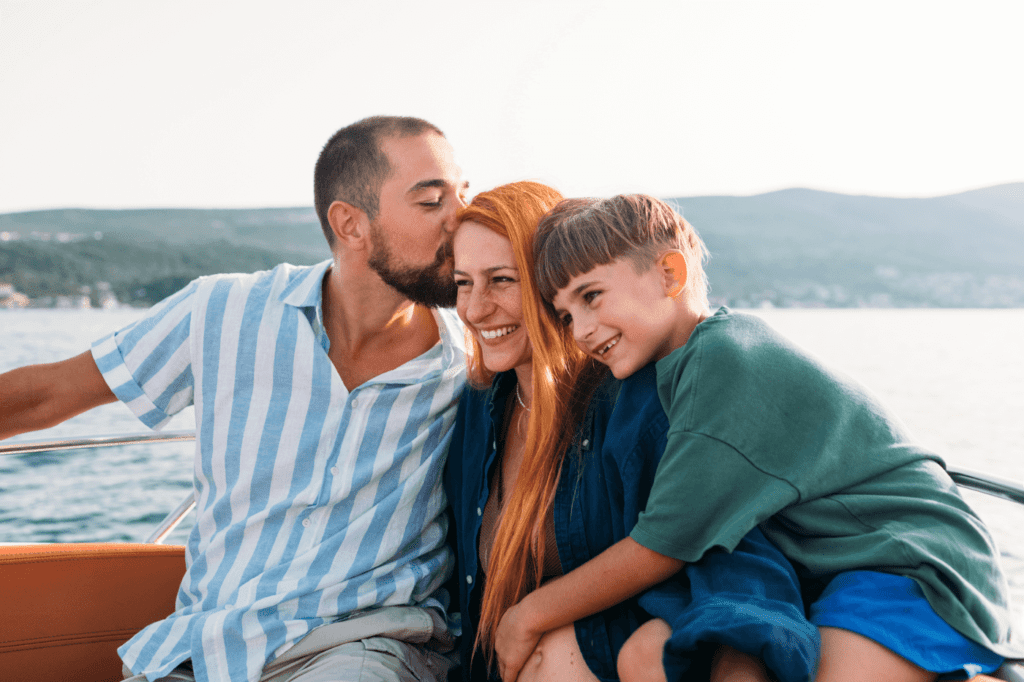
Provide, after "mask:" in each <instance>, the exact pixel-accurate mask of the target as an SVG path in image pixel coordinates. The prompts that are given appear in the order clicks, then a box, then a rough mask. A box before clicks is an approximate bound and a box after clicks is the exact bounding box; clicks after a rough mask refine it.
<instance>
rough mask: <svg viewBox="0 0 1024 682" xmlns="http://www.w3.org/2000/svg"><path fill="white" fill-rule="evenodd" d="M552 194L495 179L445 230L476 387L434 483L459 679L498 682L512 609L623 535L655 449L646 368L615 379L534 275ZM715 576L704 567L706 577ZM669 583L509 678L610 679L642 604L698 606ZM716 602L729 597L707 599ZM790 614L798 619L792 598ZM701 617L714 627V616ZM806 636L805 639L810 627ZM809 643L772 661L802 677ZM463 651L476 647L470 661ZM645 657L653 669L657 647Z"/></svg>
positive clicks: (601, 617) (656, 406)
mask: <svg viewBox="0 0 1024 682" xmlns="http://www.w3.org/2000/svg"><path fill="white" fill-rule="evenodd" d="M560 200H561V195H559V194H558V192H557V191H555V190H553V189H551V188H549V187H546V186H544V185H541V184H538V183H533V182H518V183H512V184H509V185H504V186H501V187H498V188H496V189H494V190H491V191H488V192H483V193H481V194H479V195H478V196H477V197H476V198H474V199H473V202H472V203H471V204H470V205H469V206H468V207H466V208H464V209H463V210H462V211H461V212H460V215H459V221H460V226H459V228H458V230H457V232H456V234H455V240H454V254H455V265H454V277H455V282H456V284H457V286H458V292H459V295H458V304H457V307H458V313H459V316H460V317H461V318H462V320H463V322H464V323H465V324H466V329H467V347H468V350H467V355H468V371H469V377H470V381H471V383H472V385H473V386H474V387H475V388H472V389H470V390H468V391H467V392H466V394H465V395H464V396H463V398H462V400H461V402H460V406H459V412H458V417H457V422H456V427H455V432H454V436H453V440H452V444H451V447H450V450H449V458H448V468H447V471H446V477H445V486H446V490H447V492H448V496H449V500H450V502H451V504H452V509H453V512H454V520H455V529H454V532H452V533H450V536H453V537H455V538H456V543H455V544H456V545H457V548H456V549H457V556H458V569H457V570H458V575H457V578H458V580H459V583H460V587H461V588H462V589H461V590H460V605H461V613H462V626H463V636H462V651H461V654H462V661H463V666H464V667H463V678H464V679H473V680H485V679H496V676H495V675H494V673H490V674H489V673H488V671H487V668H488V666H487V663H488V662H489V661H491V659H492V657H493V652H494V643H495V635H496V632H497V629H498V624H499V622H500V621H501V618H502V616H503V615H504V614H505V612H506V611H507V610H508V609H509V608H510V607H511V606H513V605H514V604H516V603H517V602H518V601H519V600H520V599H522V597H523V596H525V594H527V593H528V592H530V591H531V590H533V589H534V588H536V586H538V585H539V584H541V582H543V581H544V580H546V579H550V578H553V577H555V576H558V575H561V574H563V573H565V572H568V571H570V570H572V569H574V568H576V567H578V566H579V565H581V564H583V563H585V562H586V561H588V560H589V559H591V558H592V557H593V556H595V555H596V554H598V553H600V552H601V551H603V550H604V549H605V548H607V547H609V546H611V545H612V544H614V543H615V542H617V541H619V540H621V539H623V538H624V537H626V536H627V535H628V533H629V531H630V530H631V529H632V527H633V525H634V524H635V522H636V519H637V515H638V514H639V512H640V511H642V510H643V508H644V505H645V503H646V498H647V494H648V492H649V490H650V486H651V481H652V480H653V478H654V473H655V470H656V468H657V464H658V460H659V459H660V456H661V453H662V451H663V449H664V445H665V435H666V432H667V428H668V422H667V419H666V417H665V414H664V411H663V410H662V407H661V403H660V401H659V398H658V394H657V389H656V386H655V374H654V371H653V368H651V367H648V368H645V369H644V370H641V371H640V372H638V373H637V374H636V375H634V376H633V377H631V378H630V379H629V380H627V381H621V382H620V381H616V380H614V379H613V378H611V376H610V375H608V374H607V372H606V370H605V369H604V368H603V367H602V366H599V365H598V364H597V363H595V362H593V361H592V360H589V359H587V358H586V356H585V355H584V354H583V353H582V352H581V351H580V350H579V349H578V348H577V346H576V344H575V342H574V341H573V339H572V337H571V336H570V335H569V334H568V333H567V330H565V329H564V328H562V327H561V326H558V325H556V324H555V322H554V320H553V318H551V317H549V316H548V315H547V314H546V313H545V311H544V309H543V307H542V303H541V298H540V295H539V292H538V290H537V287H536V286H535V284H534V278H533V255H532V243H533V233H534V230H535V228H536V225H537V223H538V222H539V220H540V218H541V217H542V216H543V215H544V213H545V212H547V211H548V210H549V209H550V208H552V207H553V206H554V205H555V204H556V203H558V201H560ZM759 565H760V564H759ZM787 568H788V564H787ZM687 570H688V571H695V570H696V571H699V570H701V568H700V567H699V564H698V565H695V566H694V567H690V568H688V569H687ZM727 571H728V568H726V569H725V570H722V569H721V568H720V567H719V568H715V569H714V570H713V571H712V572H713V574H714V577H715V579H718V578H719V577H728V572H727ZM790 571H791V569H790ZM705 577H706V576H705ZM691 578H692V575H691ZM786 578H787V580H788V579H789V576H788V574H787V576H786ZM670 582H671V581H670ZM718 584H720V583H718ZM682 585H683V583H682V582H679V581H677V582H675V583H673V584H671V585H668V586H659V587H658V588H655V589H653V590H650V591H648V592H647V593H645V594H644V595H643V596H642V599H644V600H645V601H644V605H645V606H646V607H647V610H646V611H645V610H644V609H642V608H640V606H639V603H638V601H637V600H636V599H630V600H627V601H625V602H623V603H620V604H617V605H615V606H613V607H611V608H608V609H606V610H605V611H602V612H600V613H598V614H596V615H593V616H590V617H586V618H581V619H580V620H577V621H576V623H575V624H569V625H567V626H564V627H561V628H559V629H556V630H553V631H551V632H548V633H547V634H546V635H544V637H543V638H542V639H541V640H540V642H539V643H538V645H537V646H536V648H535V649H534V653H533V654H532V655H531V656H530V657H529V659H528V660H527V662H526V664H525V665H524V666H523V668H522V671H521V673H520V675H519V679H520V680H522V681H523V682H527V680H532V679H540V680H552V679H557V680H567V681H571V680H594V679H602V680H615V679H618V677H619V675H618V674H617V670H616V662H617V658H618V657H619V653H620V650H621V649H622V647H623V644H624V643H625V642H626V640H627V639H628V638H629V637H630V635H631V634H632V633H634V632H635V631H636V630H637V629H638V628H639V627H640V625H641V624H643V623H644V622H645V621H647V620H648V619H649V618H650V615H648V614H649V613H655V614H656V615H662V616H663V617H667V616H669V615H671V614H670V613H665V614H662V613H657V611H658V609H659V608H661V607H662V606H665V605H669V606H670V608H669V611H670V612H671V610H672V609H674V608H676V607H677V606H679V605H683V606H685V607H686V608H689V606H688V605H690V604H692V603H695V602H697V601H698V600H697V599H696V598H695V597H694V596H693V595H691V593H690V590H689V589H688V588H685V587H682ZM787 585H790V583H788V582H787ZM790 586H791V588H792V589H791V593H790V594H789V597H790V598H791V599H792V600H794V601H796V602H799V594H798V593H797V591H796V588H795V576H793V580H792V584H791V585H790ZM659 591H660V592H659ZM659 594H660V595H662V597H663V598H662V597H659ZM680 595H681V599H680ZM711 601H715V600H714V599H713V598H712V599H711V600H704V601H701V602H700V603H701V604H709V603H711ZM723 603H724V604H726V606H727V605H728V604H729V603H731V602H729V601H728V600H727V599H726V600H719V601H718V602H717V606H718V607H719V608H720V609H721V607H722V606H723ZM766 603H767V602H766ZM774 606H775V602H771V609H772V614H773V618H774V619H773V623H775V630H776V632H777V631H778V628H779V627H780V626H779V625H778V623H777V621H780V618H778V617H775V616H776V615H777V612H776V611H775V610H774ZM682 610H683V611H686V609H685V608H682ZM686 613H691V611H686ZM701 613H706V612H701ZM731 616H732V613H731V611H730V617H731ZM788 617H789V618H790V620H797V619H799V620H801V621H803V617H802V605H801V606H799V607H794V608H792V613H791V614H789V616H788ZM694 620H695V622H696V621H698V620H699V619H694ZM701 622H702V623H704V624H703V625H701V626H700V628H701V629H699V630H697V631H690V632H684V631H683V629H680V630H678V631H673V632H672V641H673V642H674V641H676V638H677V635H678V636H681V637H682V638H683V639H685V640H686V641H687V642H688V644H686V645H684V647H683V648H684V649H686V650H687V652H688V653H689V654H692V651H689V649H690V648H691V645H692V644H693V642H696V641H709V640H708V624H707V620H706V619H705V620H704V621H701ZM673 624H674V625H675V623H673ZM710 627H711V628H712V629H714V630H715V631H716V632H717V631H718V630H719V629H720V628H721V623H712V624H711V626H710ZM730 627H731V625H730ZM797 627H800V626H799V625H798V626H797ZM806 630H807V631H810V632H813V633H814V635H815V636H816V632H815V631H814V629H813V628H812V627H811V626H810V625H809V623H808V624H807V628H806ZM746 634H748V635H749V632H747V633H746ZM764 636H765V637H766V638H767V637H770V636H771V635H770V634H768V633H766V634H765V635H764ZM747 639H750V638H749V637H747ZM794 639H795V638H794ZM634 641H635V640H634ZM662 641H664V640H662ZM711 641H722V640H719V639H714V638H712V639H711ZM815 646H816V643H815ZM815 646H810V647H803V648H801V646H798V645H793V643H792V642H790V646H789V647H788V648H787V650H786V651H784V652H783V653H782V655H783V656H789V657H791V658H794V659H799V661H797V663H796V665H795V666H791V667H796V668H799V669H800V670H801V671H803V674H804V675H805V676H809V675H810V674H811V669H812V668H813V660H809V659H816V653H817V651H816V648H815ZM474 648H479V649H480V651H479V652H476V655H475V656H474ZM667 650H668V649H666V651H667ZM726 650H727V651H730V652H731V651H732V650H731V649H726ZM726 658H728V657H726ZM648 659H649V660H651V661H653V663H654V664H655V667H656V668H659V670H657V671H655V672H657V673H658V674H660V675H664V671H663V670H660V667H661V663H662V661H661V650H660V648H659V649H658V650H657V651H656V652H655V654H654V655H653V656H649V657H648ZM689 660H690V659H689V658H688V659H687V663H686V665H687V666H688V665H689ZM702 660H703V659H702ZM666 662H668V658H666ZM705 663H706V661H705ZM771 667H772V668H773V670H774V669H775V668H776V667H777V666H776V665H772V666H771ZM681 669H685V668H681ZM781 677H783V678H784V679H803V678H802V677H797V678H794V677H793V676H789V677H786V676H785V675H782V676H781ZM640 679H657V678H652V677H647V676H641V677H640Z"/></svg>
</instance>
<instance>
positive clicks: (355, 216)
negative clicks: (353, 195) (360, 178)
mask: <svg viewBox="0 0 1024 682" xmlns="http://www.w3.org/2000/svg"><path fill="white" fill-rule="evenodd" d="M327 222H328V223H330V226H331V231H332V232H334V237H335V239H336V240H337V241H339V242H341V243H342V244H344V245H345V246H347V247H348V248H349V249H351V250H358V249H359V247H360V246H362V245H363V242H365V241H366V238H367V237H368V236H369V221H367V220H366V214H365V213H364V212H363V211H362V209H360V208H356V207H355V206H353V205H352V204H350V203H348V202H347V201H335V202H333V203H331V205H330V206H329V207H328V208H327Z"/></svg>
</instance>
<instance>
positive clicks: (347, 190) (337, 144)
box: [313, 116, 444, 246]
mask: <svg viewBox="0 0 1024 682" xmlns="http://www.w3.org/2000/svg"><path fill="white" fill-rule="evenodd" d="M424 133H436V134H438V135H440V136H441V137H444V133H442V132H441V130H440V129H439V128H438V127H437V126H435V125H434V124H432V123H429V122H427V121H424V120H423V119H421V118H413V117H411V116H370V117H369V118H364V119H362V120H361V121H356V122H355V123H353V124H351V125H348V126H345V127H344V128H342V129H341V130H339V131H338V132H336V133H334V135H333V136H331V139H329V140H328V141H327V144H325V145H324V148H323V150H322V151H321V152H320V158H318V159H317V161H316V168H315V170H314V172H313V202H314V205H315V206H316V214H317V217H318V218H320V226H321V227H322V228H323V231H324V236H325V237H327V243H328V244H330V245H331V246H333V245H334V232H333V231H332V230H331V225H330V222H329V221H328V220H327V209H329V208H330V206H331V204H332V203H334V202H335V201H344V202H346V203H349V204H352V205H353V206H355V207H356V208H358V209H360V210H361V211H363V212H364V213H366V216H367V218H369V219H370V220H373V219H375V218H376V217H377V213H378V212H379V211H380V188H381V187H382V186H383V185H384V181H385V180H387V179H388V177H389V176H390V175H391V164H390V163H389V162H388V156H387V154H385V153H384V150H383V149H381V141H382V140H385V139H387V138H390V137H412V136H416V135H422V134H424Z"/></svg>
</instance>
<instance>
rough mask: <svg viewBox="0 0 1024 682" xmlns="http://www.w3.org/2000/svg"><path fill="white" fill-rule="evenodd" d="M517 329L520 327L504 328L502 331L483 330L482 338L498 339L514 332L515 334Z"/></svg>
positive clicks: (481, 331) (481, 332)
mask: <svg viewBox="0 0 1024 682" xmlns="http://www.w3.org/2000/svg"><path fill="white" fill-rule="evenodd" d="M517 329H519V325H512V326H510V327H502V328H501V329H490V330H488V329H481V330H480V336H482V337H484V338H485V339H496V338H498V337H499V336H505V335H506V334H511V333H512V332H514V331H515V330H517Z"/></svg>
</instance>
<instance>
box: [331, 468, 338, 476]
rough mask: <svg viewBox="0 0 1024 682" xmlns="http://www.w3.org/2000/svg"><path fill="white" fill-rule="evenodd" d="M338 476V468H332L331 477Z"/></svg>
mask: <svg viewBox="0 0 1024 682" xmlns="http://www.w3.org/2000/svg"><path fill="white" fill-rule="evenodd" d="M337 475H338V467H331V476H337Z"/></svg>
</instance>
